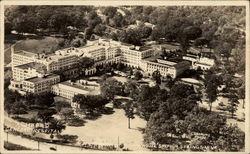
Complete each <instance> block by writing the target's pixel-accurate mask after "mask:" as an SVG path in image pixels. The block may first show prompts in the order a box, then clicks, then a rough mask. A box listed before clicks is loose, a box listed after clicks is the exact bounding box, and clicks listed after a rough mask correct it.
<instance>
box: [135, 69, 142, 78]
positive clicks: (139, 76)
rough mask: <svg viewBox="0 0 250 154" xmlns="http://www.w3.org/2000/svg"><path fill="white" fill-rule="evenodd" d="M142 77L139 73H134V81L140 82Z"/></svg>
mask: <svg viewBox="0 0 250 154" xmlns="http://www.w3.org/2000/svg"><path fill="white" fill-rule="evenodd" d="M142 77H143V75H142V73H141V72H140V71H136V72H135V79H136V80H140V79H141V78H142Z"/></svg>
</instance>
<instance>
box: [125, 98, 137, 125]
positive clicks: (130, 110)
mask: <svg viewBox="0 0 250 154" xmlns="http://www.w3.org/2000/svg"><path fill="white" fill-rule="evenodd" d="M123 109H124V111H125V116H126V117H127V118H128V129H130V119H134V118H135V116H134V114H135V113H134V107H133V102H132V101H128V102H126V103H125V104H124V107H123Z"/></svg>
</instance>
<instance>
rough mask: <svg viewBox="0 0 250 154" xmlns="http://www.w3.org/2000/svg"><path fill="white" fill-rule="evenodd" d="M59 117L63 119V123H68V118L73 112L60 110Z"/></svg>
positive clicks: (71, 110) (66, 109)
mask: <svg viewBox="0 0 250 154" xmlns="http://www.w3.org/2000/svg"><path fill="white" fill-rule="evenodd" d="M60 115H61V116H62V117H63V119H64V120H65V121H68V119H69V118H70V117H72V116H73V115H74V111H73V109H72V108H70V107H69V108H62V109H61V111H60Z"/></svg>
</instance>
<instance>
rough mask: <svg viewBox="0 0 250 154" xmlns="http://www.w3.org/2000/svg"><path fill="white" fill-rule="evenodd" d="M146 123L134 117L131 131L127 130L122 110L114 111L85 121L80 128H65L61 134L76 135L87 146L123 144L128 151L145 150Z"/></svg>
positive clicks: (125, 118) (126, 121)
mask: <svg viewBox="0 0 250 154" xmlns="http://www.w3.org/2000/svg"><path fill="white" fill-rule="evenodd" d="M145 126H146V121H144V120H142V119H140V118H139V117H137V116H136V117H135V119H132V120H131V129H128V118H127V117H126V116H125V113H124V111H123V110H122V109H114V113H113V114H106V115H102V117H100V118H98V119H96V120H87V123H85V125H84V126H82V127H72V126H67V127H66V129H65V130H64V131H63V132H62V133H63V134H72V135H78V137H79V138H78V139H79V140H82V141H83V142H84V143H88V144H98V145H117V143H118V137H119V143H120V144H122V143H123V144H124V146H125V148H129V149H130V150H140V151H142V150H146V149H144V148H143V147H141V145H143V134H142V132H141V131H140V130H142V129H143V128H145Z"/></svg>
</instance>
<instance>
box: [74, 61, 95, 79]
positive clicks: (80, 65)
mask: <svg viewBox="0 0 250 154" xmlns="http://www.w3.org/2000/svg"><path fill="white" fill-rule="evenodd" d="M93 65H94V60H93V59H91V58H89V57H80V58H79V59H78V65H77V68H78V70H79V73H80V74H81V75H85V70H86V69H88V68H90V67H92V66H93Z"/></svg>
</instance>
